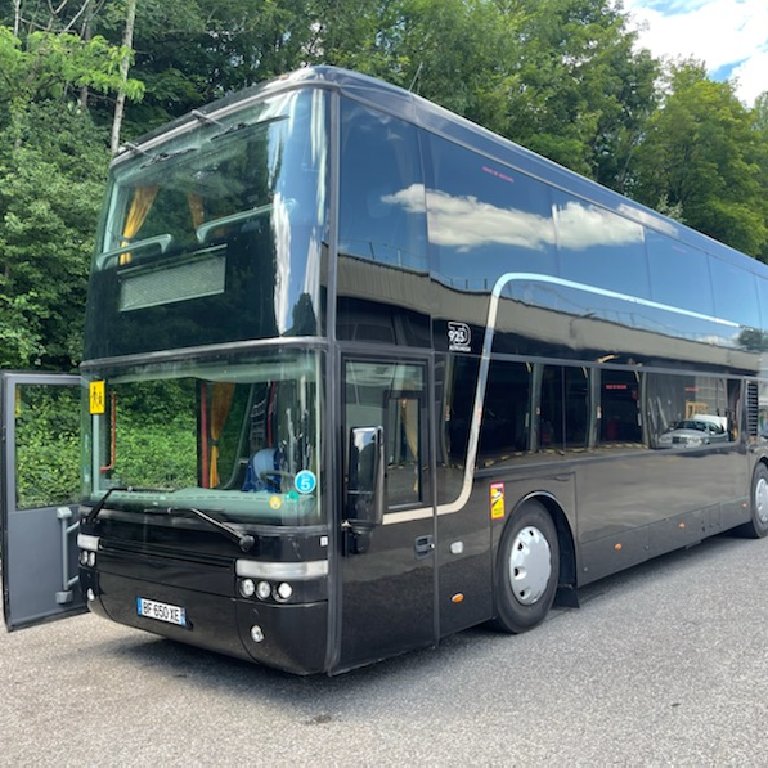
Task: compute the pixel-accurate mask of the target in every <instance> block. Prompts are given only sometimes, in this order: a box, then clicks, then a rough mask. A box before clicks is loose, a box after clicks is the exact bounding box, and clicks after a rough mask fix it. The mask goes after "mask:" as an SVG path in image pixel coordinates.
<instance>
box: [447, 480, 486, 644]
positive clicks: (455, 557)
mask: <svg viewBox="0 0 768 768" xmlns="http://www.w3.org/2000/svg"><path fill="white" fill-rule="evenodd" d="M489 521H490V518H489V513H488V485H487V483H485V482H482V481H477V480H476V481H475V482H474V483H473V489H472V495H471V496H470V499H469V501H468V502H467V504H466V506H465V507H463V508H462V509H461V510H460V511H459V512H454V513H452V514H446V515H439V516H438V518H437V541H438V547H437V567H438V569H439V573H438V584H439V587H438V599H439V620H440V636H441V637H445V636H446V635H450V634H452V633H453V632H458V631H460V630H462V629H466V628H467V627H471V626H473V625H475V624H479V623H481V622H483V621H486V620H487V619H489V618H490V617H491V615H492V613H493V551H492V550H491V533H490V525H489Z"/></svg>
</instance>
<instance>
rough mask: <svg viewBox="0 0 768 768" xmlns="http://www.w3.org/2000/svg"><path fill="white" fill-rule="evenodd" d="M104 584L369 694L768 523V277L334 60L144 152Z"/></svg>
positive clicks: (102, 398)
mask: <svg viewBox="0 0 768 768" xmlns="http://www.w3.org/2000/svg"><path fill="white" fill-rule="evenodd" d="M96 251H97V252H96V255H95V257H94V261H93V268H92V272H91V279H90V289H89V296H88V307H87V321H86V325H87V330H86V361H85V362H84V363H83V366H82V374H83V378H84V381H85V396H84V403H85V405H84V409H83V411H84V423H83V431H84V435H85V437H84V447H83V462H84V484H85V501H84V503H83V505H82V506H81V514H82V519H81V522H80V531H79V535H78V546H79V561H80V583H81V586H82V589H83V592H84V594H86V595H87V599H88V605H89V607H90V609H91V610H92V611H95V612H96V613H99V614H101V615H103V616H105V617H108V618H110V619H113V620H115V621H117V622H120V623H123V624H127V625H131V626H134V627H138V628H141V629H144V630H147V631H150V632H155V633H158V634H161V635H166V636H168V637H171V638H174V639H176V640H180V641H184V642H188V643H191V644H195V645H199V646H202V647H206V648H210V649H213V650H216V651H221V652H224V653H227V654H232V655H235V656H240V657H244V658H246V659H252V660H254V661H257V662H261V663H264V664H267V665H271V666H274V667H279V668H282V669H285V670H289V671H291V672H297V673H316V672H327V673H329V674H333V673H337V672H340V671H344V670H348V669H350V668H353V667H356V666H359V665H362V664H366V663H369V662H372V661H375V660H377V659H381V658H384V657H386V656H389V655H392V654H396V653H399V652H402V651H405V650H407V649H412V648H417V647H423V646H433V645H436V644H438V643H439V641H440V639H441V638H443V637H445V636H446V635H448V634H450V633H454V632H457V631H459V630H462V629H464V628H467V627H470V626H472V625H476V624H478V623H481V622H485V621H489V620H492V621H494V622H495V623H496V624H497V625H498V626H499V627H500V628H501V629H503V630H505V631H509V632H520V631H523V630H526V629H529V628H531V627H533V626H535V625H537V624H538V623H540V622H541V621H542V620H543V619H544V617H545V615H546V614H547V612H548V610H549V609H550V607H551V606H552V605H553V602H554V601H555V600H558V601H560V602H562V603H563V604H568V605H574V604H576V603H577V589H578V587H580V586H581V585H584V584H586V583H588V582H591V581H593V580H595V579H598V578H601V577H603V576H606V575H608V574H611V573H613V572H615V571H618V570H620V569H622V568H626V567H628V566H631V565H633V564H636V563H639V562H641V561H644V560H647V559H648V558H651V557H654V556H656V555H659V554H661V553H664V552H668V551H670V550H674V549H676V548H680V547H685V546H688V545H690V544H692V543H695V542H697V541H699V540H701V539H703V538H705V537H707V536H710V535H712V534H715V533H717V532H720V531H723V530H726V529H730V528H734V527H737V526H741V528H742V530H743V531H745V532H746V533H748V534H750V535H753V536H763V535H765V533H766V532H768V468H767V462H768V458H767V453H766V446H767V444H766V441H765V429H766V423H765V422H766V415H767V413H766V404H767V403H768V398H766V392H765V384H764V383H761V381H760V375H761V372H762V370H761V368H762V359H763V350H764V349H765V348H766V335H765V332H764V331H763V329H765V328H766V327H768V270H766V268H765V267H764V266H763V265H761V264H759V263H757V262H756V261H754V260H752V259H750V258H748V257H747V256H745V255H743V254H740V253H737V252H735V251H733V250H731V249H730V248H727V247H725V246H723V245H720V244H718V243H716V242H714V241H712V240H710V239H709V238H707V237H704V236H702V235H700V234H698V233H696V232H693V231H691V230H690V229H688V228H686V227H684V226H682V225H680V224H678V223H676V222H674V221H671V220H669V219H667V218H664V217H662V216H659V215H658V214H656V213H655V212H653V211H651V210H648V209H646V208H643V207H641V206H639V205H637V204H636V203H634V202H632V201H630V200H628V199H626V198H624V197H621V196H619V195H617V194H615V193H613V192H611V191H609V190H607V189H604V188H602V187H600V186H598V185H596V184H594V183H592V182H590V181H588V180H586V179H584V178H582V177H580V176H578V175H576V174H574V173H572V172H570V171H568V170H565V169H564V168H561V167H559V166H557V165H555V164H553V163H551V162H549V161H547V160H545V159H543V158H541V157H539V156H537V155H535V154H533V153H531V152H528V151H526V150H525V149H522V148H521V147H519V146H516V145H515V144H513V143H511V142H509V141H506V140H504V139H502V138H500V137H498V136H495V135H494V134H492V133H490V132H488V131H486V130H484V129H482V128H479V127H478V126H476V125H473V124H471V123H470V122H468V121H466V120H464V119H462V118H459V117H457V116H455V115H453V114H451V113H449V112H447V111H446V110H444V109H441V108H440V107H437V106H435V105H433V104H431V103H429V102H428V101H425V100H424V99H422V98H420V97H418V96H415V95H413V94H411V93H408V92H406V91H404V90H401V89H398V88H395V87H392V86H390V85H387V84H385V83H383V82H380V81H378V80H374V79H371V78H368V77H365V76H362V75H359V74H355V73H353V72H349V71H345V70H340V69H334V68H325V67H318V68H311V69H304V70H301V71H298V72H296V73H293V74H291V75H288V76H286V77H282V78H280V79H278V80H275V81H273V82H270V83H268V84H266V85H261V86H258V87H255V88H253V89H250V90H246V91H243V92H241V93H238V94H236V95H234V96H231V97H228V98H226V99H224V100H222V101H219V102H216V103H214V104H211V105H209V106H208V107H206V108H204V109H201V110H200V111H196V112H193V113H192V114H190V115H188V116H186V117H184V118H182V119H179V120H177V121H175V122H174V123H172V124H170V125H168V126H166V127H164V128H163V129H161V130H159V131H156V132H154V133H152V134H150V135H148V136H147V137H145V138H143V139H141V140H140V141H137V142H136V143H135V144H131V145H127V146H126V147H125V148H124V150H123V151H122V153H121V154H120V155H119V156H118V157H117V158H116V159H115V160H114V162H113V164H112V167H111V172H110V179H109V188H108V193H107V197H106V204H105V207H104V212H103V215H102V220H101V224H100V229H99V235H98V242H97V249H96Z"/></svg>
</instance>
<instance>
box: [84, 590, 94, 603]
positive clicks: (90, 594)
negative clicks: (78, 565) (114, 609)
mask: <svg viewBox="0 0 768 768" xmlns="http://www.w3.org/2000/svg"><path fill="white" fill-rule="evenodd" d="M85 596H86V597H87V598H88V602H89V603H90V602H91V601H93V600H95V599H96V593H95V592H94V591H93V590H92V589H91V588H90V587H88V589H87V591H86V593H85Z"/></svg>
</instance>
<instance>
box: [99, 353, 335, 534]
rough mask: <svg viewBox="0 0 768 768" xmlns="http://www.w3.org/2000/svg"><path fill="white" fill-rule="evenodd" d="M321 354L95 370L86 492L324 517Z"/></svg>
mask: <svg viewBox="0 0 768 768" xmlns="http://www.w3.org/2000/svg"><path fill="white" fill-rule="evenodd" d="M320 365H321V353H317V352H308V351H301V352H297V351H291V352H288V351H282V352H277V351H273V352H269V353H260V354H258V355H253V354H252V353H251V354H250V355H249V356H248V358H247V359H240V360H231V361H222V360H220V359H217V361H216V362H215V363H213V362H210V363H209V362H203V361H174V362H169V363H154V364H140V365H136V366H134V367H131V368H130V369H128V370H125V369H121V370H115V371H104V372H99V374H98V375H95V376H94V375H92V376H90V377H88V378H89V388H90V397H89V401H90V408H89V409H87V410H88V413H87V415H86V417H87V420H88V424H87V428H86V429H85V430H84V434H86V435H87V439H86V452H87V457H86V458H87V464H86V477H85V480H86V492H87V495H88V496H89V497H90V500H91V502H94V503H98V502H99V500H100V499H102V498H103V497H104V495H105V494H106V493H107V492H108V491H110V495H109V503H108V506H109V507H110V508H113V507H114V508H118V509H121V508H122V509H126V510H128V511H130V510H140V511H147V512H151V511H153V510H158V511H166V512H167V513H168V514H171V515H172V514H173V512H174V510H179V511H181V510H184V509H189V508H190V507H193V508H195V509H200V510H203V511H208V512H210V513H211V514H214V515H216V516H217V517H219V518H221V519H226V520H229V521H232V522H238V523H252V524H254V523H269V524H277V525H306V524H317V523H318V522H320V518H319V515H320V506H319V502H318V498H319V492H318V488H319V486H320V483H319V470H318V467H319V465H320V461H319V456H320V429H319V421H320V415H321V407H320V391H319V388H318V381H319V370H320Z"/></svg>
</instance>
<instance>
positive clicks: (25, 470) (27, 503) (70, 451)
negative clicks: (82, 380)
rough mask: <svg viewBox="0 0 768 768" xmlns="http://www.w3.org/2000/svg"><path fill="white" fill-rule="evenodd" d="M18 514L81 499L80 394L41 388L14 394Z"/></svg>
mask: <svg viewBox="0 0 768 768" xmlns="http://www.w3.org/2000/svg"><path fill="white" fill-rule="evenodd" d="M13 416H14V424H15V443H14V446H15V452H16V509H31V508H37V507H49V506H53V505H56V504H65V503H70V502H74V501H77V500H78V499H79V497H80V389H79V388H77V387H52V386H46V385H41V384H17V385H16V387H15V388H14V408H13Z"/></svg>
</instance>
